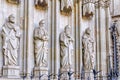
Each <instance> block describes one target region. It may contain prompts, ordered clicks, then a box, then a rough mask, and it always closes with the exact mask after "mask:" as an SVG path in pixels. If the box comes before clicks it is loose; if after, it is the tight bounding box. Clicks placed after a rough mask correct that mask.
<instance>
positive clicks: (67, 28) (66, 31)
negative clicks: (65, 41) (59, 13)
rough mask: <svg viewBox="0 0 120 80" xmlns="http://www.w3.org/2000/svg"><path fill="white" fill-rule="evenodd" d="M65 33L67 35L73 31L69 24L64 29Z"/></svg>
mask: <svg viewBox="0 0 120 80" xmlns="http://www.w3.org/2000/svg"><path fill="white" fill-rule="evenodd" d="M64 31H65V33H66V35H67V36H70V33H71V28H70V26H69V25H67V26H65V29H64Z"/></svg>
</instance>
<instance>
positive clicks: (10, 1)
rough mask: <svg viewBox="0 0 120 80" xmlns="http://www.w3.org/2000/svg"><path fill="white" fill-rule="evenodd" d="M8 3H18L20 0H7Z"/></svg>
mask: <svg viewBox="0 0 120 80" xmlns="http://www.w3.org/2000/svg"><path fill="white" fill-rule="evenodd" d="M7 1H8V2H9V3H12V4H19V3H20V0H7Z"/></svg>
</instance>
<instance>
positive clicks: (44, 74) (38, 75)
mask: <svg viewBox="0 0 120 80" xmlns="http://www.w3.org/2000/svg"><path fill="white" fill-rule="evenodd" d="M34 76H35V80H36V79H41V80H47V79H48V68H47V67H35V68H34Z"/></svg>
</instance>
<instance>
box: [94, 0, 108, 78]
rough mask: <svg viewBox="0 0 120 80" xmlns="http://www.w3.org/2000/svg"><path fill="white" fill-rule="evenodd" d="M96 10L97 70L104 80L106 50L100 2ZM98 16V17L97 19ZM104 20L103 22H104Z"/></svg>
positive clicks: (104, 13)
mask: <svg viewBox="0 0 120 80" xmlns="http://www.w3.org/2000/svg"><path fill="white" fill-rule="evenodd" d="M96 4H97V8H98V10H96V12H98V13H97V15H96V19H97V21H98V27H97V28H96V29H97V35H96V37H97V44H96V45H97V62H98V63H97V66H98V67H97V68H98V70H101V75H100V76H102V77H103V79H104V80H106V74H107V62H106V60H107V51H106V50H107V49H106V36H107V35H106V26H107V25H106V23H107V22H106V21H107V20H106V17H105V16H106V12H105V3H104V2H103V1H102V0H99V1H98V2H96ZM97 16H98V17H97ZM104 20H105V21H104Z"/></svg>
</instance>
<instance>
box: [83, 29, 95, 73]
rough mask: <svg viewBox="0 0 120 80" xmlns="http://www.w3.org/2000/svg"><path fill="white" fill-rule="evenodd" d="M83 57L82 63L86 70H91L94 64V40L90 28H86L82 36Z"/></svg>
mask: <svg viewBox="0 0 120 80" xmlns="http://www.w3.org/2000/svg"><path fill="white" fill-rule="evenodd" d="M82 43H83V49H84V54H83V55H84V57H83V58H84V59H83V61H84V62H83V65H84V68H85V70H86V71H91V70H92V69H94V66H95V52H94V40H93V38H92V36H91V30H90V28H87V29H86V31H85V33H84V35H83V37H82Z"/></svg>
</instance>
